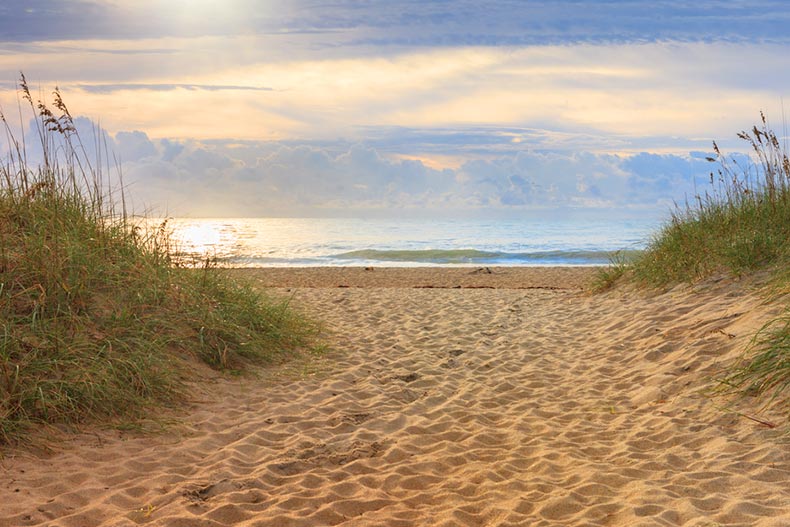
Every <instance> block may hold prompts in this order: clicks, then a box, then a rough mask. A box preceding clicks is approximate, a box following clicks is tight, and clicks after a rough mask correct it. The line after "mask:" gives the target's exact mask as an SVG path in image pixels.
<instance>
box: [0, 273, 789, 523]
mask: <svg viewBox="0 0 790 527" xmlns="http://www.w3.org/2000/svg"><path fill="white" fill-rule="evenodd" d="M420 280H422V278H420ZM416 283H419V280H417V282H414V283H412V284H411V285H414V284H416ZM279 285H283V286H285V285H289V286H291V287H293V284H291V283H289V284H284V283H280V284H279ZM297 285H298V283H297ZM546 285H548V286H552V287H553V286H558V285H562V284H558V283H548V282H547V283H546ZM291 292H292V293H293V294H294V295H295V301H296V302H299V303H301V304H302V305H303V306H305V308H306V309H307V310H309V311H311V312H313V313H316V314H318V315H320V316H321V317H322V318H323V319H324V320H326V322H327V326H328V327H329V328H332V330H333V334H332V336H331V337H330V342H331V343H332V347H333V348H334V349H335V351H334V352H332V353H331V354H330V355H329V356H328V357H326V358H325V359H323V360H322V361H321V364H322V366H321V368H320V369H321V370H322V371H319V372H318V373H312V372H313V368H308V369H307V370H306V373H305V374H304V375H300V376H295V375H294V374H293V370H294V368H293V367H291V368H290V369H289V372H290V373H288V374H281V375H276V374H273V375H271V376H267V378H266V379H264V380H265V382H263V381H262V382H258V383H245V384H244V385H241V386H240V385H233V384H230V383H224V382H222V383H219V384H218V385H217V389H218V390H219V394H220V395H219V396H218V399H217V400H216V401H214V402H210V403H209V402H204V403H201V404H199V405H196V407H195V408H194V411H193V412H192V413H190V415H188V416H187V418H186V424H185V425H184V426H181V427H177V428H176V429H174V430H171V431H170V432H168V433H167V434H163V435H158V436H155V437H142V438H123V437H119V435H118V433H117V432H116V433H114V434H113V433H111V432H106V433H101V434H98V435H96V436H89V435H85V436H81V437H80V438H77V439H76V440H74V441H73V442H72V443H69V444H66V445H64V446H63V447H62V449H61V450H60V451H59V452H58V453H56V454H55V455H52V456H49V457H47V458H44V459H39V458H36V457H35V456H33V455H31V454H22V453H16V454H15V453H10V455H9V456H8V457H7V458H6V459H5V460H3V462H2V467H3V470H4V471H5V474H4V476H5V478H4V480H5V481H4V484H3V485H2V486H0V525H2V526H6V525H9V526H10V525H14V526H17V525H52V526H55V525H63V526H92V525H108V526H126V525H138V524H151V525H167V526H224V525H250V526H252V525H256V526H257V525H260V526H264V525H267V526H268V525H270V526H288V525H303V526H317V525H338V524H342V525H345V526H352V525H402V526H412V525H448V526H449V525H462V526H475V525H536V526H538V525H623V526H633V525H686V526H695V527H702V526H713V525H761V526H768V525H771V526H780V525H783V526H784V525H790V484H788V481H790V446H789V445H788V443H787V439H786V438H785V439H784V442H782V441H783V440H782V438H781V437H779V433H778V432H777V431H776V430H771V429H768V428H767V427H765V426H762V425H759V424H757V423H755V422H753V421H750V420H748V419H745V418H743V417H739V416H738V415H737V414H734V413H726V412H722V411H720V410H718V409H717V408H716V405H718V404H723V401H720V400H718V401H711V400H709V399H706V398H704V397H702V396H700V395H699V394H698V389H699V388H700V387H702V386H704V385H705V383H706V381H705V378H706V376H709V375H712V374H715V373H716V372H717V371H719V370H720V369H721V367H722V365H724V364H727V363H729V361H731V360H733V358H734V357H736V356H737V349H738V347H740V346H742V345H743V342H744V339H745V336H746V335H748V334H749V332H751V331H753V330H754V328H755V327H757V326H758V325H759V323H760V321H761V320H763V319H764V316H765V308H764V307H762V306H761V305H760V302H759V301H758V299H757V297H755V296H751V295H749V294H744V293H743V288H742V287H740V286H738V285H737V284H735V285H733V284H726V283H719V284H712V285H710V286H709V287H707V288H698V289H697V290H696V291H693V292H689V291H685V290H676V291H672V292H669V293H666V294H663V295H658V296H654V297H652V298H646V297H644V296H642V295H636V294H631V295H623V294H609V295H604V296H603V297H593V298H590V297H587V296H584V295H582V294H580V293H578V292H576V291H575V290H543V289H461V290H459V289H422V288H400V289H399V288H393V287H377V288H353V287H351V288H296V289H291ZM763 417H764V418H766V419H776V416H775V415H773V416H772V415H771V414H768V415H767V416H763Z"/></svg>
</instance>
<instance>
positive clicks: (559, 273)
mask: <svg viewBox="0 0 790 527" xmlns="http://www.w3.org/2000/svg"><path fill="white" fill-rule="evenodd" d="M598 269H600V267H593V266H589V267H588V266H584V267H581V266H579V267H575V266H540V267H539V266H534V267H532V266H529V267H527V266H510V267H505V266H487V267H486V266H481V267H437V266H434V267H430V266H425V267H371V266H368V267H364V266H359V267H287V268H281V267H233V268H223V270H224V271H227V272H229V274H231V275H233V276H238V277H241V278H245V279H248V280H251V281H252V282H253V283H254V284H255V285H256V286H259V287H264V288H395V289H408V288H412V289H416V288H426V289H556V290H577V291H578V290H583V289H585V287H586V286H588V285H589V283H590V281H591V279H592V277H593V276H594V274H595V272H596V271H597V270H598Z"/></svg>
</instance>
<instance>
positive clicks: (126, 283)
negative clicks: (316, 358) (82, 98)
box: [0, 76, 309, 443]
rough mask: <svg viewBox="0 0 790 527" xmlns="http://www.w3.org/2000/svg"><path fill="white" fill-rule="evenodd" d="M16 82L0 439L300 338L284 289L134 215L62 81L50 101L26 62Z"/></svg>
mask: <svg viewBox="0 0 790 527" xmlns="http://www.w3.org/2000/svg"><path fill="white" fill-rule="evenodd" d="M20 89H21V96H22V100H21V101H20V108H21V107H22V106H29V107H30V110H31V111H32V113H33V116H34V123H35V126H34V129H33V130H31V131H32V132H35V135H37V137H38V143H37V144H36V145H35V150H36V152H35V154H33V153H32V151H33V148H31V146H30V145H27V144H25V141H24V140H21V141H19V140H17V139H16V137H15V134H14V132H13V129H12V126H11V125H10V124H9V123H8V122H7V121H6V117H5V115H3V114H2V112H0V118H2V122H3V125H4V129H5V133H6V137H7V138H8V144H10V145H11V148H10V152H9V153H8V155H7V157H6V159H5V160H4V161H3V164H2V166H0V324H2V327H0V443H8V442H11V441H16V440H19V439H20V438H21V437H23V436H24V433H25V431H26V430H27V429H28V428H29V427H30V426H31V425H35V424H44V423H48V424H53V423H63V424H73V423H79V422H83V421H85V420H89V419H95V418H107V417H114V416H119V417H124V418H129V417H131V418H135V417H139V416H142V415H144V414H145V412H146V411H147V409H148V407H149V406H150V405H152V404H168V403H170V402H172V401H176V400H178V398H179V396H181V395H183V394H184V388H185V385H184V381H185V380H186V379H188V378H189V373H190V370H193V369H194V360H195V359H199V360H201V361H202V362H204V363H206V364H208V365H209V366H211V367H213V368H216V369H226V370H227V369H239V368H242V367H243V366H245V365H247V364H250V363H261V362H265V361H268V360H270V359H272V358H273V357H275V356H277V355H278V354H281V353H282V352H283V351H285V350H291V349H295V348H296V347H298V346H300V345H301V344H303V343H304V342H305V339H306V338H307V336H308V334H309V325H308V324H307V322H305V321H303V320H301V319H300V318H299V317H298V316H297V315H295V314H294V313H293V312H292V310H290V309H289V307H288V305H287V303H285V302H281V301H274V300H271V299H267V298H264V297H263V296H261V294H260V293H258V292H255V291H253V290H252V288H251V287H249V286H245V285H242V284H239V283H236V282H233V281H231V280H230V278H229V277H227V276H226V275H224V274H222V273H221V272H220V271H219V270H217V269H214V268H213V266H212V265H211V263H210V262H208V261H207V262H206V264H205V265H204V266H203V267H202V268H200V269H192V268H187V267H185V266H183V265H181V264H179V263H178V262H177V261H176V260H175V259H174V258H173V257H172V256H171V255H172V254H173V252H172V251H171V242H170V238H169V234H168V231H167V228H166V224H162V225H161V226H160V228H159V229H156V230H153V231H151V230H150V229H143V228H141V227H140V226H139V225H135V223H134V221H133V220H131V219H130V218H129V217H128V216H127V214H126V210H125V206H124V204H123V203H124V201H123V195H122V193H121V194H120V196H119V195H117V194H114V193H113V192H111V191H107V188H110V187H111V184H110V183H108V182H107V181H106V177H105V172H104V171H103V170H102V169H101V165H102V162H103V161H102V159H101V156H96V157H97V158H96V159H89V156H88V154H87V153H86V148H84V147H83V143H82V142H81V141H80V137H79V133H78V131H77V129H76V127H75V124H74V120H73V119H72V117H71V114H70V113H69V111H68V109H67V107H66V105H65V104H64V103H63V100H62V98H61V96H60V93H59V92H58V91H57V89H56V91H55V93H54V100H55V102H54V105H53V108H52V109H50V107H48V106H47V105H46V104H45V103H44V102H42V101H41V100H36V101H34V99H33V97H32V96H31V94H30V91H29V88H28V85H27V82H26V81H25V78H24V76H22V79H21V82H20ZM55 112H57V115H56V114H55ZM22 137H24V132H23V133H22ZM97 146H98V148H95V150H96V151H101V150H102V145H100V144H99V145H97ZM34 155H35V156H37V157H38V158H39V159H38V162H37V163H36V165H35V166H31V165H32V163H31V162H29V159H31V158H32V157H33V156H34ZM106 159H107V156H105V160H104V163H106ZM118 185H120V189H121V191H122V189H123V187H122V182H120V181H118ZM116 187H117V186H116Z"/></svg>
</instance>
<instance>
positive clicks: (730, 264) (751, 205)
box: [593, 114, 790, 400]
mask: <svg viewBox="0 0 790 527" xmlns="http://www.w3.org/2000/svg"><path fill="white" fill-rule="evenodd" d="M760 117H761V120H760V124H759V125H756V126H754V127H753V128H752V129H751V130H750V131H744V132H741V133H740V134H738V137H740V138H741V139H742V140H744V141H746V142H747V143H748V144H749V146H750V148H751V151H752V162H751V163H750V164H748V165H746V166H743V164H738V162H737V161H735V160H734V159H733V158H728V157H727V156H725V155H724V154H722V152H721V151H720V150H719V147H718V146H717V145H716V143H714V144H713V149H714V152H715V156H714V157H711V158H709V161H711V162H714V163H716V164H717V169H716V171H715V172H712V173H711V179H710V188H709V190H708V191H707V192H705V193H704V194H702V195H699V196H695V197H694V199H693V200H692V201H690V202H686V203H685V204H684V205H683V206H678V207H676V209H675V211H674V212H673V213H672V215H671V217H670V219H669V221H668V222H667V223H666V224H665V225H664V227H663V228H662V229H661V230H660V231H659V232H658V233H657V234H656V235H655V236H654V237H653V239H652V240H651V241H650V243H649V244H648V247H647V249H646V250H645V251H644V252H643V253H642V254H641V255H640V256H639V257H637V258H636V259H635V260H634V261H633V262H630V263H622V262H618V264H617V265H613V266H610V267H609V268H605V269H602V270H601V271H600V273H599V274H598V277H597V279H596V281H595V283H594V284H593V287H594V288H595V289H597V290H599V291H600V290H605V289H607V288H609V287H611V286H612V285H613V284H614V283H615V282H616V281H618V280H619V279H620V277H625V278H624V279H626V280H631V281H634V282H636V283H638V284H641V285H645V286H650V287H665V286H668V285H671V284H676V283H682V282H689V283H691V282H696V281H698V280H702V279H704V278H707V277H709V276H711V275H713V274H714V273H721V272H725V273H730V274H732V275H736V276H738V275H744V274H748V273H753V272H755V271H758V270H768V271H770V272H771V273H772V274H773V276H774V284H775V288H774V289H775V292H778V294H776V295H775V296H776V297H777V298H778V299H779V301H782V302H787V298H788V297H787V293H789V292H790V272H788V269H789V268H790V265H789V264H790V160H789V159H788V151H787V147H786V145H783V144H781V143H780V141H779V138H778V137H777V135H776V134H775V133H774V132H773V131H772V130H771V129H770V127H769V126H768V123H767V120H766V118H765V116H764V115H763V114H761V115H760ZM722 382H723V385H725V386H728V387H731V388H733V389H735V390H738V391H740V392H742V393H748V394H751V395H763V396H764V397H767V398H768V399H769V400H773V399H775V398H780V399H783V400H787V399H788V397H789V395H788V393H787V391H788V390H787V388H788V386H790V305H788V308H787V311H786V313H785V315H784V316H782V317H780V318H779V319H777V320H773V321H771V322H770V323H769V324H767V325H766V326H765V327H764V328H763V329H762V330H761V331H760V332H759V334H758V335H757V336H756V337H755V339H754V340H753V342H752V344H751V345H750V346H749V348H748V349H747V350H746V354H745V357H744V359H743V361H742V363H741V364H739V365H738V366H737V367H736V369H735V370H734V371H733V372H732V373H731V374H730V375H728V376H727V377H726V378H725V379H723V381H722Z"/></svg>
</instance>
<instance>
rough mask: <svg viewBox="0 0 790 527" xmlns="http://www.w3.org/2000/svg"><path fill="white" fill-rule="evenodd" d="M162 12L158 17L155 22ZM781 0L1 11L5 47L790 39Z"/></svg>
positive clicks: (174, 2) (173, 5)
mask: <svg viewBox="0 0 790 527" xmlns="http://www.w3.org/2000/svg"><path fill="white" fill-rule="evenodd" d="M153 14H155V15H153ZM788 22H790V10H788V8H787V5H786V3H785V2H783V1H781V0H757V1H752V2H731V1H725V0H700V1H696V2H693V3H689V2H685V1H681V0H675V1H664V2H653V3H651V4H648V5H646V4H645V3H644V2H643V1H641V0H619V1H615V0H595V1H588V2H579V1H577V0H542V1H541V0H536V1H530V2H523V1H519V0H500V1H497V2H479V1H473V0H457V1H454V2H447V1H445V0H428V1H419V2H416V1H413V0H400V1H374V2H365V3H360V2H357V1H354V0H339V1H335V2H315V1H314V0H291V1H288V2H285V1H276V2H265V3H264V2H256V1H254V0H225V1H223V2H205V1H201V2H195V1H189V0H171V1H169V2H161V1H158V0H139V1H136V2H115V1H109V0H94V1H87V0H75V1H71V2H62V1H58V0H27V1H26V2H5V3H4V4H3V5H2V6H0V40H6V41H36V40H74V39H87V38H91V39H96V38H119V39H139V38H163V37H200V36H216V35H234V34H240V33H252V34H271V35H288V36H289V37H290V38H291V39H292V40H297V39H302V40H307V41H308V42H310V43H311V46H312V47H314V48H315V47H326V48H334V47H337V46H345V47H371V46H376V47H424V46H431V47H432V46H524V45H546V44H568V43H579V42H586V43H612V42H658V41H666V40H676V41H695V42H700V41H702V42H706V41H714V40H715V41H752V42H754V41H760V42H765V41H779V42H787V41H788V34H787V31H786V27H787V25H788Z"/></svg>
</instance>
